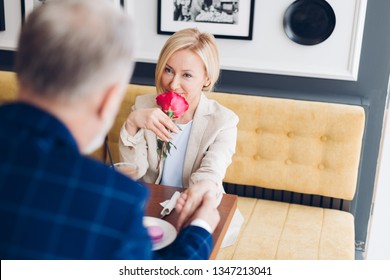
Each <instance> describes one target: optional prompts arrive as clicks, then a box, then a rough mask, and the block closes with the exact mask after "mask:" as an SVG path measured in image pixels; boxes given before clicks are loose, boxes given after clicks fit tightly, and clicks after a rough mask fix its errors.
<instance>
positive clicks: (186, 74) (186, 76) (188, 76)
mask: <svg viewBox="0 0 390 280" xmlns="http://www.w3.org/2000/svg"><path fill="white" fill-rule="evenodd" d="M183 76H184V77H185V78H191V77H192V75H191V74H188V73H185V74H184V75H183Z"/></svg>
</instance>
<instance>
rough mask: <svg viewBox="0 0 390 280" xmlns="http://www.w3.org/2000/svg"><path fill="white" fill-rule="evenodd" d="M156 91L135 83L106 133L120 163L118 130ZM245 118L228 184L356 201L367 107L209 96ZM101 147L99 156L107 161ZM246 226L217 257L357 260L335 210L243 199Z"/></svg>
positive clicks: (345, 217)
mask: <svg viewBox="0 0 390 280" xmlns="http://www.w3.org/2000/svg"><path fill="white" fill-rule="evenodd" d="M15 92H16V82H15V77H14V75H13V74H12V73H8V72H0V102H4V101H7V100H10V99H13V98H15ZM154 92H155V87H153V86H141V85H133V84H130V85H129V86H128V89H127V93H126V96H125V99H124V101H123V103H122V107H121V109H120V111H119V114H118V116H117V118H116V121H115V123H114V126H113V127H112V129H111V131H110V132H109V135H108V143H109V147H110V150H111V152H112V157H113V160H114V161H115V162H116V161H118V158H119V156H118V137H119V130H120V128H121V126H122V124H123V123H124V121H125V119H126V117H127V115H128V113H129V112H130V110H131V106H132V105H133V104H134V100H135V97H136V96H137V95H140V94H148V93H154ZM208 96H209V97H210V98H213V99H215V100H217V101H218V102H220V103H221V104H223V105H225V106H226V107H228V108H230V109H232V110H233V111H235V112H236V113H237V115H238V116H239V118H240V122H239V125H238V142H237V149H236V154H235V155H234V157H233V162H232V164H231V166H230V167H229V169H228V171H227V174H226V178H225V181H226V182H228V183H232V184H238V185H240V186H241V185H246V186H251V187H252V188H254V192H256V191H257V190H259V189H261V188H266V189H269V190H277V191H289V192H294V193H298V194H303V195H305V194H307V195H314V196H315V198H317V197H321V199H324V200H326V199H329V198H332V199H333V198H336V199H341V200H346V201H350V200H352V199H353V197H354V194H355V190H356V185H357V177H358V171H359V161H360V152H361V145H362V137H363V131H364V124H365V113H364V110H363V108H362V107H359V106H352V105H343V104H332V103H323V102H310V101H298V100H291V99H281V98H268V97H259V96H248V95H239V94H227V93H217V92H213V93H210V94H208ZM102 154H103V153H102V149H100V150H99V151H97V152H96V153H95V154H94V156H95V157H99V158H101V157H102ZM238 207H239V209H240V211H241V212H242V214H243V216H244V218H245V221H244V224H243V226H242V228H241V232H240V235H239V237H238V240H237V242H236V243H235V244H234V245H232V246H230V247H227V248H224V249H221V250H220V252H219V254H218V256H217V258H218V259H354V239H355V238H354V217H353V215H352V214H350V213H348V212H346V211H341V210H335V209H328V208H324V207H315V206H307V205H299V204H295V203H289V202H279V201H271V200H266V199H257V198H250V197H239V201H238Z"/></svg>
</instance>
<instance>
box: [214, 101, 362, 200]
mask: <svg viewBox="0 0 390 280" xmlns="http://www.w3.org/2000/svg"><path fill="white" fill-rule="evenodd" d="M209 97H210V98H213V99H215V100H217V101H218V102H220V103H221V104H223V105H224V106H226V107H228V108H230V109H231V110H233V111H234V112H235V113H236V114H237V115H238V116H239V118H240V122H239V124H238V139H237V147H236V153H235V155H234V156H233V162H232V164H231V165H230V167H229V168H228V170H227V174H226V177H225V181H226V182H229V183H234V184H242V185H249V186H260V187H264V188H268V189H274V190H287V191H291V192H297V193H304V194H315V195H321V196H327V197H334V198H340V199H346V200H352V198H353V196H354V194H355V190H356V185H357V178H358V171H359V163H360V153H361V146H362V138H363V131H364V124H365V113H364V109H363V108H362V107H360V106H353V105H343V104H334V103H324V102H311V101H300V100H292V99H282V98H269V97H260V96H248V95H238V94H224V93H211V94H210V95H209Z"/></svg>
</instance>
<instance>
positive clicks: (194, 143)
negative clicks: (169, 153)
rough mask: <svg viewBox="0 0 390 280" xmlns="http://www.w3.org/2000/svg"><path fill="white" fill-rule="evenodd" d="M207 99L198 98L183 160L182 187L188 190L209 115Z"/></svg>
mask: <svg viewBox="0 0 390 280" xmlns="http://www.w3.org/2000/svg"><path fill="white" fill-rule="evenodd" d="M208 104H209V103H208V99H207V98H206V96H205V95H204V94H203V93H202V94H201V96H200V100H199V104H198V108H197V109H196V111H195V115H194V119H193V122H192V128H191V133H190V137H189V139H188V145H187V151H186V156H185V159H184V168H183V187H184V188H188V187H189V186H188V182H189V179H190V176H191V173H192V169H193V166H194V162H195V160H196V157H197V155H198V151H199V147H200V144H201V141H202V137H203V135H204V132H205V130H206V128H207V124H208V121H209V119H208V117H207V116H208V115H209V113H210V112H209V106H208Z"/></svg>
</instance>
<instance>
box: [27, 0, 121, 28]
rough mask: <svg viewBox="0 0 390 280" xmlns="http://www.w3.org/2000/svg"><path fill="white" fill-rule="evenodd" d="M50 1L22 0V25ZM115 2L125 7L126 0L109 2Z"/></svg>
mask: <svg viewBox="0 0 390 280" xmlns="http://www.w3.org/2000/svg"><path fill="white" fill-rule="evenodd" d="M48 1H50V0H20V2H21V3H20V4H21V5H20V6H21V9H22V11H21V12H22V23H24V22H25V21H26V19H27V16H28V15H29V14H30V13H31V12H32V10H34V9H35V8H37V7H39V6H41V5H43V4H45V2H48ZM107 1H111V2H113V3H114V4H115V5H116V6H118V7H120V6H122V7H124V4H125V0H107Z"/></svg>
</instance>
